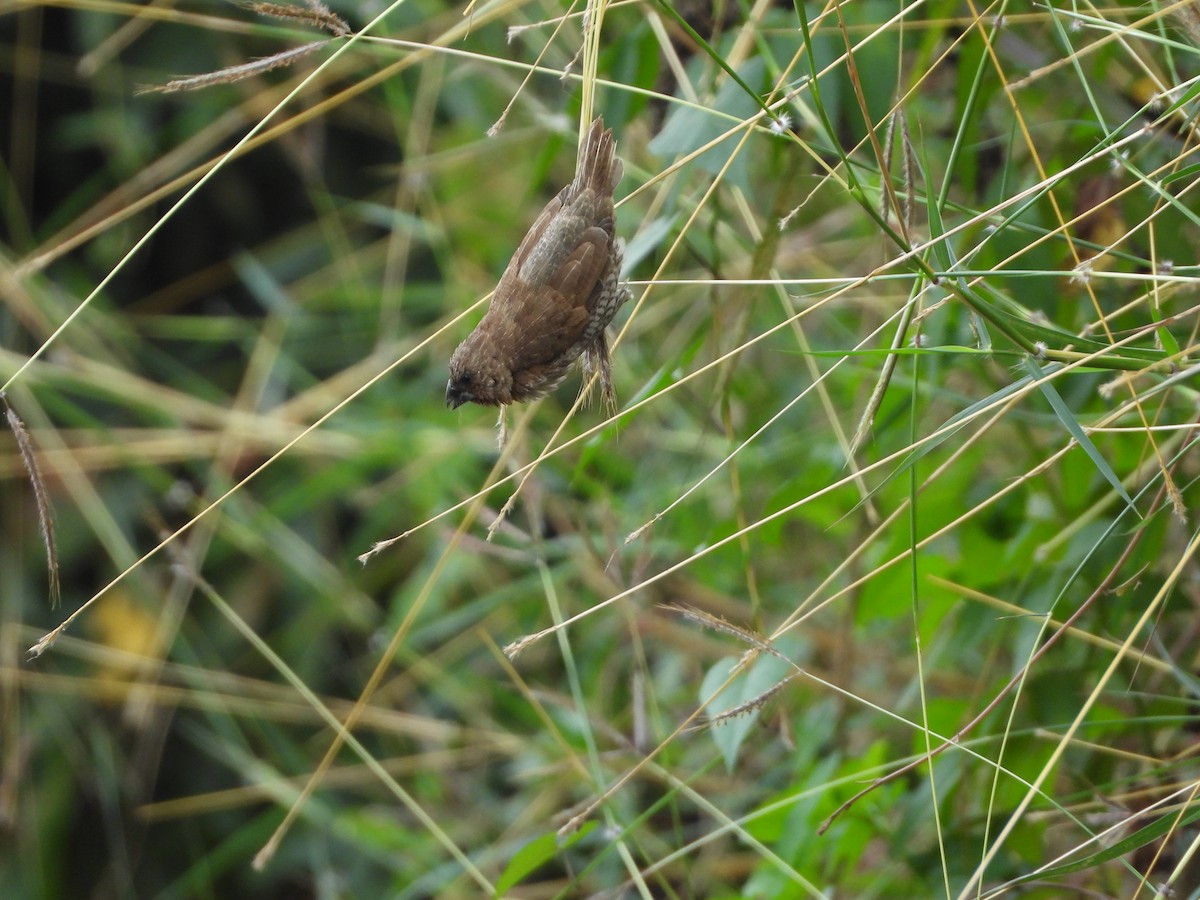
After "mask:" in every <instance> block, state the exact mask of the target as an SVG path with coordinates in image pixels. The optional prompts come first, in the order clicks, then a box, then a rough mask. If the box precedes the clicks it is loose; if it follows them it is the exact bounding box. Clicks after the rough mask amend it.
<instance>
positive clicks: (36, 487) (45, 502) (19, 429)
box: [0, 393, 61, 607]
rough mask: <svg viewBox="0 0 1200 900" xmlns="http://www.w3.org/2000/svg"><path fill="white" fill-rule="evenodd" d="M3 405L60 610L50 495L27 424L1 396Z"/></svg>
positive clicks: (53, 598) (52, 603)
mask: <svg viewBox="0 0 1200 900" xmlns="http://www.w3.org/2000/svg"><path fill="white" fill-rule="evenodd" d="M0 401H3V403H4V416H5V418H6V419H8V427H9V429H10V430H11V431H12V433H13V437H15V438H16V439H17V448H18V449H19V450H20V451H21V462H22V463H24V465H25V472H26V474H27V475H28V476H29V483H30V484H31V485H32V486H33V499H34V502H35V504H36V505H37V517H38V528H39V529H40V530H41V532H42V544H43V545H44V546H45V548H46V568H47V573H48V577H49V588H50V606H51V607H55V606H58V602H59V598H60V596H61V588H60V586H59V582H58V547H57V545H56V544H55V542H54V510H53V508H52V507H51V506H50V493H49V492H48V491H47V490H46V482H45V480H44V479H43V478H42V470H41V467H40V466H38V461H37V455H36V454H35V453H34V452H33V441H31V440H30V439H29V432H28V431H26V430H25V423H24V422H22V421H21V417H20V416H18V415H17V413H16V411H15V410H13V408H12V407H11V406H10V405H9V403H8V398H7V397H5V396H4V394H3V393H0Z"/></svg>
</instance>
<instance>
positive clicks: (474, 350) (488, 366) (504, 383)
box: [446, 335, 512, 409]
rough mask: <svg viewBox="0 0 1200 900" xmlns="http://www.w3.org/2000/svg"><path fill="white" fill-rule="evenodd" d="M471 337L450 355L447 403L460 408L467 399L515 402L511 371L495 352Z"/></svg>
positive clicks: (486, 403) (482, 402)
mask: <svg viewBox="0 0 1200 900" xmlns="http://www.w3.org/2000/svg"><path fill="white" fill-rule="evenodd" d="M473 337H474V335H472V336H471V337H469V338H467V340H465V341H463V342H462V344H461V345H460V346H459V348H458V349H457V350H455V351H454V355H453V356H451V357H450V380H449V381H447V382H446V406H448V407H450V409H458V408H459V407H460V406H462V405H463V404H464V403H478V404H480V405H481V406H498V405H500V404H502V403H511V402H512V373H511V372H508V371H507V370H506V369H505V368H504V366H502V365H501V364H500V361H499V360H497V359H496V358H495V357H494V356H491V355H489V354H487V353H485V352H481V351H482V350H483V348H482V347H480V346H477V344H478V342H477V341H473V340H472V338H473Z"/></svg>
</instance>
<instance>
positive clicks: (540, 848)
mask: <svg viewBox="0 0 1200 900" xmlns="http://www.w3.org/2000/svg"><path fill="white" fill-rule="evenodd" d="M596 828H597V825H596V823H595V822H586V823H584V825H583V827H582V828H580V829H579V830H578V831H576V832H575V833H574V834H572V835H571V836H570V837H568V838H566V839H565V840H560V839H559V837H558V834H557V833H556V832H553V831H548V832H546V833H545V834H541V835H538V836H537V837H535V838H534V839H533V840H531V841H529V842H528V843H527V844H525V846H523V847H522V848H521V849H520V850H518V851H517V852H516V853H514V854H513V855H512V859H510V860H509V861H508V865H507V866H505V867H504V871H503V872H501V873H500V877H499V878H497V879H496V895H497V896H502V895H503V894H504V893H505V892H506V891H508V890H510V889H511V888H514V887H516V886H517V885H518V884H520V883H521V882H522V881H524V880H525V878H526V876H528V875H530V874H532V873H533V872H535V871H536V870H538V869H540V868H541V867H542V866H544V865H545V864H546V863H548V862H550V861H551V860H552V859H554V857H556V856H557V855H558V854H559V853H561V852H562V851H564V850H567V849H568V848H570V847H573V846H574V845H575V844H577V843H579V842H580V841H581V840H583V839H584V837H586V836H587V835H589V834H591V833H592V832H593V831H594V830H595V829H596Z"/></svg>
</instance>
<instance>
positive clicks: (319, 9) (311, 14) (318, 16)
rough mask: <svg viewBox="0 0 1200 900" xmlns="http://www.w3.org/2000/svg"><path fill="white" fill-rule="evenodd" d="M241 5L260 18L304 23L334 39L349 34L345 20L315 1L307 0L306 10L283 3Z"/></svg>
mask: <svg viewBox="0 0 1200 900" xmlns="http://www.w3.org/2000/svg"><path fill="white" fill-rule="evenodd" d="M242 5H243V6H244V7H246V9H248V10H250V11H251V12H256V13H258V14H259V15H260V16H271V17H272V18H275V19H289V20H292V21H296V22H304V23H305V24H307V25H313V26H316V27H317V28H320V29H323V30H325V31H328V32H329V33H330V34H332V35H334V36H335V37H345V36H346V35H348V34H349V33H350V26H349V24H347V22H346V20H345V19H343V18H342V17H341V16H339V15H335V14H334V13H332V12H330V10H329V7H327V6H326V5H325V4H324V3H318V2H317V0H308V2H307V8H304V7H299V6H288V5H287V4H285V3H259V2H249V3H243V4H242Z"/></svg>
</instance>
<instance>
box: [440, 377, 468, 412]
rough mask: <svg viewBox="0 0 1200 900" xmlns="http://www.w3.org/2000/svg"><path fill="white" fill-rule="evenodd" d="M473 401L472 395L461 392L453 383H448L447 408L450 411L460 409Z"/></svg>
mask: <svg viewBox="0 0 1200 900" xmlns="http://www.w3.org/2000/svg"><path fill="white" fill-rule="evenodd" d="M470 400H471V395H470V394H468V393H467V392H466V391H460V390H459V389H458V388H456V387H455V386H454V382H453V381H447V382H446V406H447V407H449V408H450V409H458V408H459V407H460V406H462V405H463V404H464V403H467V402H469V401H470Z"/></svg>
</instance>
